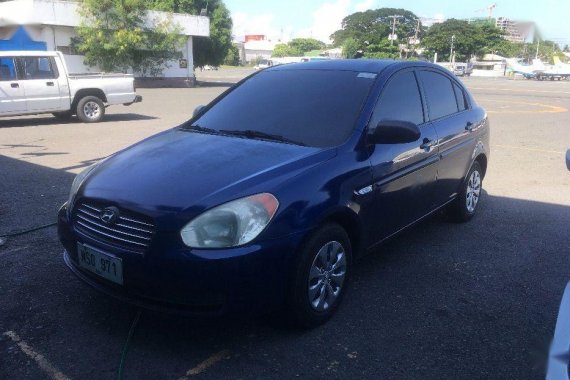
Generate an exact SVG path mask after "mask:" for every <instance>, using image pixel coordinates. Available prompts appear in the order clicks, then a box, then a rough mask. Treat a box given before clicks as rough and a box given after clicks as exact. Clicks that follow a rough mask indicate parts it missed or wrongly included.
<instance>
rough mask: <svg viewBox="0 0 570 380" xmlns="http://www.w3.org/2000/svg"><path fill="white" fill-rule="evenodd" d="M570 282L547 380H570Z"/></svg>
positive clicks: (569, 155) (568, 165)
mask: <svg viewBox="0 0 570 380" xmlns="http://www.w3.org/2000/svg"><path fill="white" fill-rule="evenodd" d="M566 168H568V170H570V149H568V150H567V151H566ZM569 362H570V282H569V283H567V284H566V288H565V289H564V294H563V295H562V301H561V302H560V309H559V311H558V319H557V320H556V329H555V330H554V338H553V339H552V344H551V345H550V355H549V357H548V367H547V371H546V380H568V379H570V366H569Z"/></svg>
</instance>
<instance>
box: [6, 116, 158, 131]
mask: <svg viewBox="0 0 570 380" xmlns="http://www.w3.org/2000/svg"><path fill="white" fill-rule="evenodd" d="M154 119H157V118H156V117H154V116H148V115H141V114H138V113H117V114H107V115H105V117H104V118H103V120H101V121H100V122H99V123H110V122H117V121H140V120H154ZM73 123H78V124H82V122H81V120H79V119H78V118H77V117H75V116H74V117H72V118H71V119H68V120H62V119H58V118H56V117H52V116H49V115H46V116H42V117H38V116H23V117H19V118H17V119H8V118H2V119H0V128H18V127H30V126H40V125H57V124H73ZM97 124H98V123H95V124H93V125H97Z"/></svg>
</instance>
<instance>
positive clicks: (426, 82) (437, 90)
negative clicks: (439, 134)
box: [420, 71, 458, 120]
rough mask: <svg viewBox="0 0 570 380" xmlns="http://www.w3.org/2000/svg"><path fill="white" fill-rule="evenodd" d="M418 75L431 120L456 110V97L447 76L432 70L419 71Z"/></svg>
mask: <svg viewBox="0 0 570 380" xmlns="http://www.w3.org/2000/svg"><path fill="white" fill-rule="evenodd" d="M420 76H421V78H422V83H423V87H424V89H425V92H426V96H427V102H428V105H429V114H430V118H431V120H435V119H439V118H440V117H444V116H448V115H451V114H454V113H456V112H457V111H458V108H457V99H456V98H455V92H454V91H453V85H452V84H451V80H450V79H449V78H447V77H446V76H444V75H442V74H438V73H436V72H433V71H420Z"/></svg>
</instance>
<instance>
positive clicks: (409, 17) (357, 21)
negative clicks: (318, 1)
mask: <svg viewBox="0 0 570 380" xmlns="http://www.w3.org/2000/svg"><path fill="white" fill-rule="evenodd" d="M391 16H399V17H398V18H397V21H396V29H395V31H396V34H397V35H398V40H399V41H400V42H402V41H404V40H406V39H407V38H408V37H412V36H415V33H416V29H417V27H418V17H417V16H416V15H415V14H414V13H412V12H410V11H408V10H406V9H401V8H380V9H369V10H367V11H365V12H356V13H353V14H351V15H349V16H346V17H345V18H344V19H343V20H342V28H341V29H340V30H337V31H336V32H334V33H333V34H332V35H331V39H332V40H333V45H334V46H342V45H343V42H344V41H345V40H346V39H348V38H352V39H354V40H355V41H357V42H358V44H359V46H360V47H361V48H362V47H364V45H365V44H378V43H380V41H381V40H383V39H387V38H388V35H389V34H390V33H391V32H392V23H393V18H392V17H391ZM424 31H425V28H423V27H422V25H421V23H420V24H419V29H418V37H422V36H423V34H424Z"/></svg>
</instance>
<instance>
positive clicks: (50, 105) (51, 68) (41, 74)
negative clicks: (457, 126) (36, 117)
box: [20, 57, 62, 112]
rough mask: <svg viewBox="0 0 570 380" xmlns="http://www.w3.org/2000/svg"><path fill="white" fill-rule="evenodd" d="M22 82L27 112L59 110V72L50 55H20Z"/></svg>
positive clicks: (60, 108)
mask: <svg viewBox="0 0 570 380" xmlns="http://www.w3.org/2000/svg"><path fill="white" fill-rule="evenodd" d="M20 67H21V68H22V71H23V76H22V79H23V80H22V83H23V85H24V93H25V95H26V98H27V101H28V111H29V112H49V111H60V110H62V106H61V95H60V88H59V82H58V77H59V72H58V70H57V66H56V65H55V62H54V60H53V58H52V57H21V58H20Z"/></svg>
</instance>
